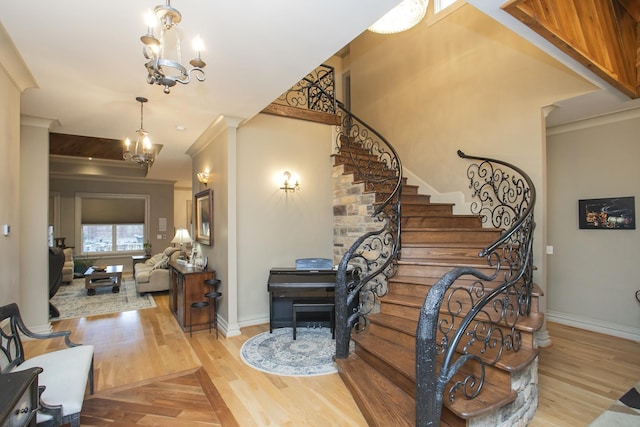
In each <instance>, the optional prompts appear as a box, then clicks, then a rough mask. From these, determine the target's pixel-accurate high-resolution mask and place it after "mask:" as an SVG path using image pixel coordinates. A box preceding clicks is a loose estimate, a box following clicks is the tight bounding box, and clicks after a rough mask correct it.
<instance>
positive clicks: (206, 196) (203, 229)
mask: <svg viewBox="0 0 640 427" xmlns="http://www.w3.org/2000/svg"><path fill="white" fill-rule="evenodd" d="M194 214H195V218H194V219H195V224H194V225H195V241H196V242H198V243H201V244H203V245H209V246H211V245H213V190H211V189H207V190H204V191H201V192H199V193H197V194H196V195H195V206H194Z"/></svg>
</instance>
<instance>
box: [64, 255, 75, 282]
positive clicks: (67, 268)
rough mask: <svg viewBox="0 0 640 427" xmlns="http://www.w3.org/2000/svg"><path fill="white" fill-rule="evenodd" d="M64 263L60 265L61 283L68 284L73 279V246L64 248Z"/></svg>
mask: <svg viewBox="0 0 640 427" xmlns="http://www.w3.org/2000/svg"><path fill="white" fill-rule="evenodd" d="M63 252H64V264H63V265H62V280H61V281H62V283H66V284H69V283H71V281H72V280H73V269H74V263H73V248H64V249H63Z"/></svg>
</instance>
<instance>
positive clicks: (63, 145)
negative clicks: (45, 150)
mask: <svg viewBox="0 0 640 427" xmlns="http://www.w3.org/2000/svg"><path fill="white" fill-rule="evenodd" d="M49 154H54V155H59V156H73V157H84V158H89V157H91V158H94V159H107V160H122V141H120V140H117V139H108V138H94V137H91V136H80V135H68V134H62V133H50V134H49Z"/></svg>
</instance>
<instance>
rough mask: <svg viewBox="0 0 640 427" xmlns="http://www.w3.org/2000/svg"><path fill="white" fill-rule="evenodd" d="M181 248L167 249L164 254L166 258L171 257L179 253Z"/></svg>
mask: <svg viewBox="0 0 640 427" xmlns="http://www.w3.org/2000/svg"><path fill="white" fill-rule="evenodd" d="M179 250H180V248H174V247H173V246H169V247H168V248H167V249H165V250H164V251H163V252H162V253H163V254H164V255H166V256H171V254H173V253H174V252H175V251H179Z"/></svg>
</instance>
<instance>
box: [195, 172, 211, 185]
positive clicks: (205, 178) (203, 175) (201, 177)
mask: <svg viewBox="0 0 640 427" xmlns="http://www.w3.org/2000/svg"><path fill="white" fill-rule="evenodd" d="M196 176H197V177H198V181H200V182H201V183H202V184H204V185H205V186H206V185H207V184H208V183H209V169H205V170H203V171H202V172H198V173H197V174H196Z"/></svg>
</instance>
